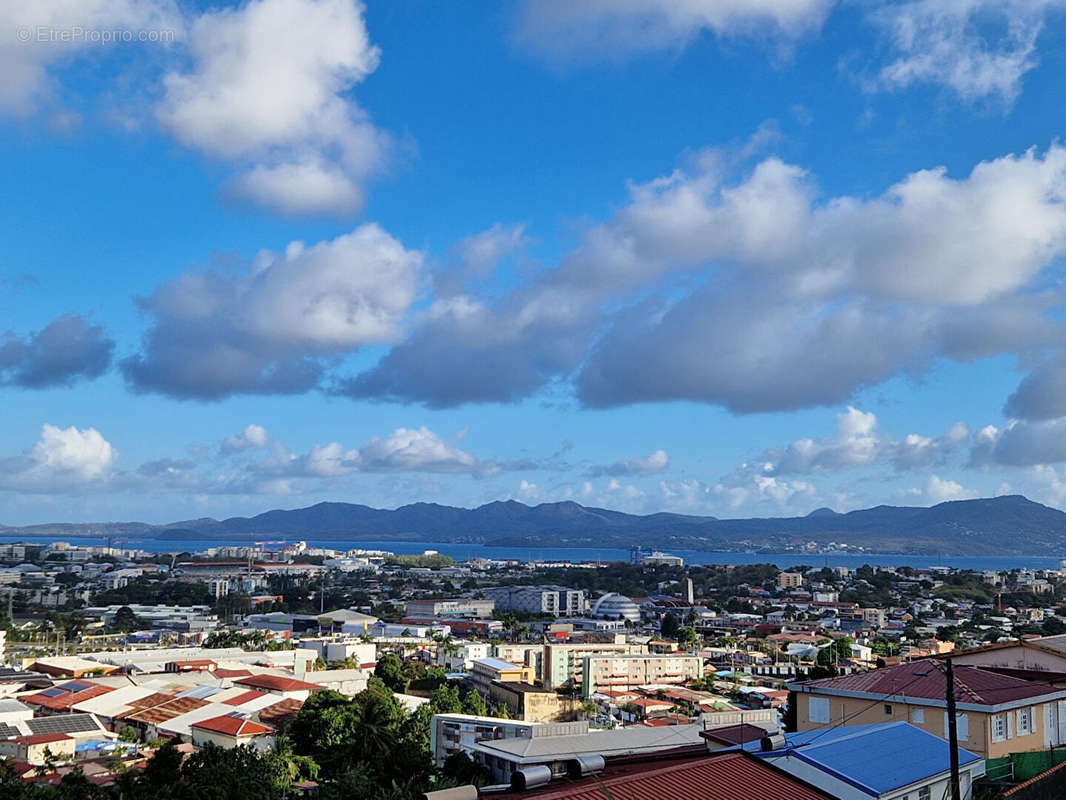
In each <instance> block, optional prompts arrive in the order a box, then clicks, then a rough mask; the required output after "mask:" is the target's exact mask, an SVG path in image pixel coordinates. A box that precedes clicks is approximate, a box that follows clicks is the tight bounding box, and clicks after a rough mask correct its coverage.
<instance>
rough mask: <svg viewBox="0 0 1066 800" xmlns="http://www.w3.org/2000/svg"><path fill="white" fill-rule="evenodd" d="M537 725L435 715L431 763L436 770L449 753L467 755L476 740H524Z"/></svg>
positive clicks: (498, 719) (430, 743)
mask: <svg viewBox="0 0 1066 800" xmlns="http://www.w3.org/2000/svg"><path fill="white" fill-rule="evenodd" d="M539 724H540V723H535V722H533V723H530V722H521V721H517V720H513V719H502V718H500V717H478V716H474V715H472V714H435V715H434V716H433V720H432V721H431V722H430V730H429V747H430V752H432V754H433V763H434V764H435V765H436V766H438V767H439V766H440V765H441V764H443V763H444V759H446V758H447V757H448V756H450V755H452V754H453V753H470V752H471V751H472V749H473V745H474V743H475V742H478V741H482V740H498V739H516V738H527V739H528V738H529V737H530V736H532V735H533V729H534V728H536V727H538V726H539Z"/></svg>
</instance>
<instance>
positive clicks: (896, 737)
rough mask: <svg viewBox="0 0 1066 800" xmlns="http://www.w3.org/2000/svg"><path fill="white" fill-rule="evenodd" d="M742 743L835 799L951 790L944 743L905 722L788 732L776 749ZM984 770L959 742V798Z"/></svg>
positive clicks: (918, 798) (903, 799) (910, 798)
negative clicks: (781, 744)
mask: <svg viewBox="0 0 1066 800" xmlns="http://www.w3.org/2000/svg"><path fill="white" fill-rule="evenodd" d="M769 741H772V740H769ZM745 747H746V748H747V749H749V750H752V751H755V753H756V755H757V757H759V758H761V759H764V760H766V761H768V762H770V763H772V764H774V765H775V766H776V767H778V768H779V769H781V770H783V771H784V772H787V773H788V774H790V775H792V776H794V777H796V778H799V779H800V780H802V781H806V782H807V783H809V784H812V785H814V786H817V787H819V788H820V789H822V790H824V791H825V792H827V793H828V794H830V795H832V796H833V797H838V798H840V800H871V798H874V799H875V800H925V799H926V798H941V797H947V796H948V795H949V794H950V790H949V785H950V779H951V758H950V752H951V751H950V747H949V745H948V743H947V742H946V741H945V740H944V739H941V738H940V737H938V736H934V735H933V734H931V733H927V732H926V731H923V730H921V729H920V728H917V727H915V726H914V725H911V724H909V723H907V722H882V723H876V724H873V725H853V726H848V725H845V726H842V727H838V728H830V729H828V730H812V731H806V732H803V733H789V734H785V736H784V744H783V746H779V747H778V748H776V749H772V750H767V749H766V748H765V745H760V744H746V745H745ZM874 756H875V757H874ZM984 774H985V762H984V759H983V758H981V757H980V756H979V755H977V754H975V753H971V752H970V751H968V750H964V749H962V748H961V747H960V748H959V778H960V781H959V784H960V789H961V791H962V800H970V798H971V797H972V796H973V783H974V781H975V780H976V779H978V778H980V777H981V776H983V775H984Z"/></svg>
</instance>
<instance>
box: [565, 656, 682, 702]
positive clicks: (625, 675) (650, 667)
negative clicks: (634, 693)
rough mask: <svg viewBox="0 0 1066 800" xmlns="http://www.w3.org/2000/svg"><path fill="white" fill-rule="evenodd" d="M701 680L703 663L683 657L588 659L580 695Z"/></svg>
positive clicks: (604, 657) (586, 658)
mask: <svg viewBox="0 0 1066 800" xmlns="http://www.w3.org/2000/svg"><path fill="white" fill-rule="evenodd" d="M701 677H703V659H701V658H700V657H699V656H692V655H686V654H683V653H670V654H666V655H652V654H642V655H640V654H637V655H617V654H610V655H590V656H585V658H584V666H583V669H582V679H581V694H582V696H583V697H591V696H592V695H593V694H594V693H595V692H596V691H597V690H599V689H612V690H615V691H617V690H619V689H632V688H634V687H637V686H646V685H662V684H684V683H688V682H689V681H693V680H696V679H697V678H701Z"/></svg>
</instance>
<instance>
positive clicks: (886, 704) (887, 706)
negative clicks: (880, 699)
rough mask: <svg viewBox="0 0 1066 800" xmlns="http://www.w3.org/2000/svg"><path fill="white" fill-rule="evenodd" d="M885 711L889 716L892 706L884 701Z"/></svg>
mask: <svg viewBox="0 0 1066 800" xmlns="http://www.w3.org/2000/svg"><path fill="white" fill-rule="evenodd" d="M885 713H886V714H888V716H890V717H891V716H892V706H891V705H890V704H888V703H885Z"/></svg>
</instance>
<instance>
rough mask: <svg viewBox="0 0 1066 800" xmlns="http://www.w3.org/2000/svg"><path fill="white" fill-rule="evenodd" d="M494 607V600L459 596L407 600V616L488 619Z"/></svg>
mask: <svg viewBox="0 0 1066 800" xmlns="http://www.w3.org/2000/svg"><path fill="white" fill-rule="evenodd" d="M495 608H496V602H495V601H494V600H484V599H474V598H467V597H459V598H455V599H452V600H408V601H407V616H409V617H477V618H481V619H488V618H490V617H491V616H492V614H493V611H494V610H495Z"/></svg>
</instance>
